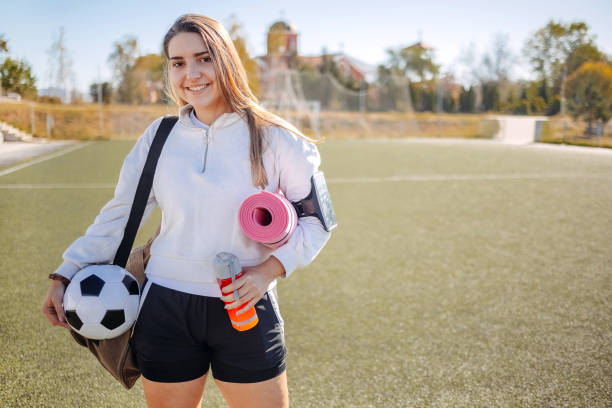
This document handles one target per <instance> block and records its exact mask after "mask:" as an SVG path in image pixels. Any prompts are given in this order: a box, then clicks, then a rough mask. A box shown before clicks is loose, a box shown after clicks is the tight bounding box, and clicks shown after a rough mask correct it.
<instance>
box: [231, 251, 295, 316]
mask: <svg viewBox="0 0 612 408" xmlns="http://www.w3.org/2000/svg"><path fill="white" fill-rule="evenodd" d="M242 270H243V271H244V274H243V275H242V276H241V277H240V278H238V279H236V281H235V282H233V283H231V284H229V285H227V286H226V287H224V288H223V293H227V295H223V296H221V300H222V301H224V302H231V303H229V304H226V305H225V308H226V309H235V308H237V307H240V306H241V305H243V304H245V303H247V302H248V304H247V305H246V306H244V307H242V308H241V309H240V310H239V311H237V312H236V315H240V314H242V313H244V312H246V311H247V310H249V309H250V308H251V307H252V306H255V304H256V303H257V302H258V301H259V299H261V298H262V297H263V295H264V293H266V291H267V290H268V286H269V285H270V282H272V281H273V280H274V279H276V278H277V277H279V276H282V275H284V274H285V268H284V267H283V264H282V263H281V262H280V261H279V260H278V259H276V258H275V257H274V256H270V257H269V258H268V259H267V260H266V261H264V262H263V263H260V264H259V265H255V266H245V267H243V268H242ZM236 289H237V290H238V297H239V299H238V302H236V299H235V298H234V290H236ZM230 291H231V292H230ZM228 292H230V293H228Z"/></svg>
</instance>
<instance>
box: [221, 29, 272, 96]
mask: <svg viewBox="0 0 612 408" xmlns="http://www.w3.org/2000/svg"><path fill="white" fill-rule="evenodd" d="M241 28H242V26H241V25H240V23H238V21H236V19H234V20H233V21H232V24H231V26H230V29H229V34H230V37H231V38H232V41H233V42H234V47H236V51H237V52H238V56H239V57H240V61H242V65H243V66H244V70H245V71H246V74H247V78H248V81H249V88H251V91H252V92H253V93H254V94H255V96H260V92H261V89H260V85H259V73H258V72H257V63H256V62H255V60H254V59H253V58H251V56H250V55H249V52H248V51H247V47H246V40H245V37H244V36H243V35H242V34H241ZM268 41H270V39H268Z"/></svg>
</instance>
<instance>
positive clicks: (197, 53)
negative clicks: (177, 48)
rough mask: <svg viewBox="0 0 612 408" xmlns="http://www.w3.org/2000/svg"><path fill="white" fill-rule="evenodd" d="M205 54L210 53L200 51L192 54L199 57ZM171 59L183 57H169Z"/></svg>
mask: <svg viewBox="0 0 612 408" xmlns="http://www.w3.org/2000/svg"><path fill="white" fill-rule="evenodd" d="M206 54H210V53H209V52H208V51H202V52H196V53H195V54H193V56H194V57H196V58H197V57H201V56H202V55H206ZM170 59H171V60H179V59H183V57H180V56H179V57H170Z"/></svg>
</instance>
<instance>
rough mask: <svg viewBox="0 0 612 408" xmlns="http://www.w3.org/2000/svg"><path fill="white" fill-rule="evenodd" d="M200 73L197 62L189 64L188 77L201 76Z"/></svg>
mask: <svg viewBox="0 0 612 408" xmlns="http://www.w3.org/2000/svg"><path fill="white" fill-rule="evenodd" d="M200 75H201V72H200V70H199V69H198V66H197V65H196V64H188V65H187V78H199V77H200Z"/></svg>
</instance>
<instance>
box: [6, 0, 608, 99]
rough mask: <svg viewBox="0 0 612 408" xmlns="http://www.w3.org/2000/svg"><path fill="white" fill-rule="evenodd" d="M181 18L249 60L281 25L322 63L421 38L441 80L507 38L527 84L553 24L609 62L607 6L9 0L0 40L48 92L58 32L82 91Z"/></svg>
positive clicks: (370, 59)
mask: <svg viewBox="0 0 612 408" xmlns="http://www.w3.org/2000/svg"><path fill="white" fill-rule="evenodd" d="M185 13H199V14H205V15H207V16H209V17H212V18H214V19H216V20H219V21H220V22H222V23H224V24H225V25H226V27H227V26H228V25H229V23H230V22H231V21H232V19H235V20H237V21H238V22H239V23H240V24H241V25H242V34H243V35H244V37H245V38H246V39H247V46H248V50H249V52H250V53H251V55H263V54H265V48H266V32H267V29H268V27H269V26H270V25H271V24H272V23H274V22H275V21H277V20H279V19H281V18H282V19H284V20H285V21H288V22H291V23H293V24H294V25H295V26H296V28H297V31H298V33H299V40H298V52H299V53H300V54H301V55H319V54H320V53H321V51H322V49H323V48H324V47H325V48H326V49H327V50H328V52H338V51H343V52H345V53H346V54H348V55H350V56H352V57H355V58H357V59H360V60H362V61H365V62H367V63H370V64H373V65H377V64H381V63H384V62H385V59H386V53H385V50H387V49H389V48H399V47H402V46H406V45H410V44H412V43H414V42H416V41H417V40H419V39H422V41H423V42H425V43H427V44H429V45H431V46H432V47H434V49H435V61H436V62H437V63H438V64H441V65H442V72H445V71H454V72H459V71H460V67H459V65H458V61H459V57H460V56H461V55H462V54H465V52H466V50H467V49H468V48H469V47H470V46H472V47H474V50H475V51H476V56H477V57H478V56H479V55H481V53H482V52H483V51H485V50H486V49H488V48H489V47H490V45H491V42H492V40H493V38H494V36H495V35H497V34H504V35H507V36H508V38H509V45H510V47H511V49H512V51H513V53H514V54H515V55H516V56H517V57H516V58H517V59H516V61H517V65H516V67H515V70H514V77H515V79H516V78H517V77H522V78H527V77H529V75H531V74H530V70H529V66H528V64H527V63H526V62H525V61H524V60H522V59H521V57H520V52H521V49H522V47H523V44H524V43H525V41H526V39H527V38H528V37H529V36H530V35H531V34H532V33H533V32H535V31H536V30H537V29H539V28H541V27H543V26H545V25H546V23H547V22H548V21H549V20H550V19H554V20H555V21H563V22H570V21H584V22H586V23H587V24H588V25H589V27H590V33H591V34H594V35H595V43H596V44H597V46H598V47H599V48H600V49H601V50H603V51H604V52H606V53H608V54H612V24H611V23H610V21H612V0H601V1H575V0H574V1H565V0H556V1H551V0H542V1H538V0H530V1H525V0H513V1H504V2H496V1H494V0H487V1H483V0H464V1H440V0H430V1H426V2H417V1H407V0H404V1H392V0H378V1H371V0H369V1H362V0H352V1H349V0H339V1H332V0H327V1H321V0H308V1H299V2H293V1H284V2H283V1H267V0H260V1H248V0H243V1H236V0H224V1H201V0H200V1H195V0H180V1H168V0H166V1H159V0H148V1H142V0H133V1H132V0H123V1H117V0H105V1H99V0H91V1H82V0H79V1H76V0H46V1H45V0H15V1H6V2H3V4H2V5H1V6H0V34H4V36H5V38H6V39H8V45H9V55H11V56H12V57H17V58H22V59H25V60H26V61H27V62H28V63H29V64H30V65H31V66H32V68H33V72H34V74H35V76H36V77H37V86H38V87H39V88H44V87H47V86H49V79H48V78H49V69H48V67H49V57H48V50H49V49H50V48H51V44H52V42H53V39H54V38H56V37H57V35H58V33H59V30H60V27H63V28H64V32H65V45H66V48H67V50H68V53H69V55H70V57H71V59H72V70H73V72H74V79H75V83H76V86H77V88H78V89H79V90H81V91H86V90H87V89H88V88H89V84H90V83H92V82H96V81H97V80H98V78H100V79H101V80H102V81H107V80H110V79H111V76H112V74H111V69H110V67H109V64H108V62H107V59H108V56H109V54H110V53H111V52H112V48H113V43H114V42H116V41H118V40H121V39H122V38H123V37H124V36H126V35H132V36H135V37H136V38H137V39H138V42H139V48H140V53H141V54H147V53H151V52H159V51H160V49H161V41H162V37H163V36H164V34H165V32H166V30H167V29H168V28H169V27H170V25H171V24H172V22H173V21H174V20H175V19H176V18H177V17H178V16H180V15H181V14H185ZM479 59H480V58H479V57H478V58H477V60H476V61H475V63H478V62H479Z"/></svg>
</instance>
